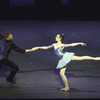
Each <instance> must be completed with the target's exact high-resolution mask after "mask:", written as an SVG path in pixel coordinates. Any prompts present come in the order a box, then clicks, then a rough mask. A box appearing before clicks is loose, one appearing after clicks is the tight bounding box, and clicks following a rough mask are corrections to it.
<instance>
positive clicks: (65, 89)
mask: <svg viewBox="0 0 100 100" xmlns="http://www.w3.org/2000/svg"><path fill="white" fill-rule="evenodd" d="M60 90H61V91H69V87H67V88H62V89H60Z"/></svg>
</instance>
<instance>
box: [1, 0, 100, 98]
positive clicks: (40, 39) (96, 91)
mask: <svg viewBox="0 0 100 100" xmlns="http://www.w3.org/2000/svg"><path fill="white" fill-rule="evenodd" d="M29 1H30V2H31V3H30V2H28V1H27V0H15V2H14V0H13V2H12V0H5V1H4V0H1V1H0V5H1V6H0V12H1V13H0V34H3V33H4V32H6V31H11V33H12V34H13V38H14V39H13V42H14V43H16V44H17V45H18V46H19V47H21V48H23V49H29V48H32V47H36V46H48V45H51V44H52V43H54V42H55V36H56V35H57V33H58V32H60V33H64V34H65V39H64V40H63V43H74V42H85V43H86V44H87V46H86V47H82V46H80V45H79V46H76V47H68V48H65V49H64V52H66V51H68V52H75V55H78V56H83V55H88V56H93V57H96V56H100V20H99V18H100V13H99V8H100V7H99V0H65V2H63V3H61V0H34V1H33V0H29ZM62 1H64V0H62ZM9 57H10V59H11V60H12V61H14V62H15V63H16V64H17V65H18V66H19V68H20V70H19V72H18V73H17V74H16V76H15V78H14V79H15V80H16V82H17V83H16V84H10V83H7V82H6V80H5V78H6V77H7V75H8V74H9V71H10V69H9V68H8V67H7V66H4V65H3V66H2V70H0V99H77V98H79V99H84V98H85V99H86V98H88V99H94V98H96V99H99V98H100V67H99V66H100V61H91V60H88V61H86V60H84V61H71V62H70V63H69V64H68V65H67V66H68V67H67V71H66V76H67V78H68V83H69V87H70V91H69V92H63V91H60V90H59V89H60V88H62V87H63V86H64V85H63V82H62V80H61V77H60V76H59V70H56V65H57V63H58V59H57V57H56V56H55V54H54V52H53V49H48V50H38V51H35V52H30V53H26V54H20V53H17V52H15V51H13V50H12V52H11V54H10V56H9Z"/></svg>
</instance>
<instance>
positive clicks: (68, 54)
mask: <svg viewBox="0 0 100 100" xmlns="http://www.w3.org/2000/svg"><path fill="white" fill-rule="evenodd" d="M74 54H75V53H73V52H65V53H64V55H63V57H62V58H61V59H60V60H59V62H58V65H57V67H56V69H60V68H63V67H65V66H66V65H67V64H68V63H69V62H70V61H71V60H72V56H73V55H74Z"/></svg>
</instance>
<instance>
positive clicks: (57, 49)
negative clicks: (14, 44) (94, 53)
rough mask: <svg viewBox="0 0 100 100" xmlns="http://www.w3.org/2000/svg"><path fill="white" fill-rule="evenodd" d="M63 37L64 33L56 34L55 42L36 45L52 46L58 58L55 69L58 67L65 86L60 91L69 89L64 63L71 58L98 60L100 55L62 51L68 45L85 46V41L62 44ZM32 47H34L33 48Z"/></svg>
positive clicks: (43, 47) (45, 47) (46, 47)
mask: <svg viewBox="0 0 100 100" xmlns="http://www.w3.org/2000/svg"><path fill="white" fill-rule="evenodd" d="M63 39H64V34H57V36H56V37H55V41H56V42H57V43H53V44H52V45H50V46H42V47H37V48H38V49H49V48H53V47H54V52H55V54H56V55H57V57H58V58H59V62H58V65H57V67H56V69H60V76H61V78H62V80H63V82H64V85H65V87H64V88H62V89H60V90H61V91H69V86H68V82H67V78H66V76H65V70H66V65H67V64H68V63H69V62H70V61H71V60H100V57H90V56H75V53H73V52H65V53H64V52H63V51H62V50H63V49H64V47H69V46H77V45H82V46H86V44H85V43H82V42H79V43H71V44H63V43H62V40H63ZM33 49H34V48H33Z"/></svg>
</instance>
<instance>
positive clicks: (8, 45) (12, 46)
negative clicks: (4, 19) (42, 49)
mask: <svg viewBox="0 0 100 100" xmlns="http://www.w3.org/2000/svg"><path fill="white" fill-rule="evenodd" d="M5 42H6V47H5V50H4V52H3V55H2V57H3V58H8V55H9V54H10V52H11V50H12V49H13V50H15V51H17V52H20V53H25V50H24V49H21V48H19V47H18V46H16V45H15V44H14V43H13V42H12V41H11V40H6V41H5Z"/></svg>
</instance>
